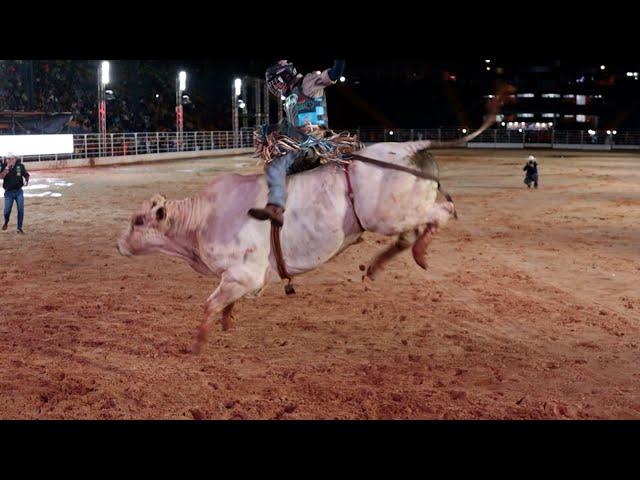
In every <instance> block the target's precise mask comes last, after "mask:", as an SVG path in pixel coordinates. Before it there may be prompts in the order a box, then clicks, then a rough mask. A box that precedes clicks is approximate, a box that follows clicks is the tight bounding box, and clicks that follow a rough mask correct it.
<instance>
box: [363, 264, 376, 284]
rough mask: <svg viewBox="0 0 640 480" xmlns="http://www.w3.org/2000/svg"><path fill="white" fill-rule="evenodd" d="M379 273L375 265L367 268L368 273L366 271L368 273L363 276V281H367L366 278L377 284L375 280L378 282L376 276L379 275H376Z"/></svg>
mask: <svg viewBox="0 0 640 480" xmlns="http://www.w3.org/2000/svg"><path fill="white" fill-rule="evenodd" d="M377 271H378V269H377V268H375V267H374V266H373V265H369V266H368V267H367V271H366V273H365V274H364V275H363V276H362V281H363V282H364V279H365V278H368V279H369V280H371V281H372V282H375V280H376V275H377V273H376V272H377Z"/></svg>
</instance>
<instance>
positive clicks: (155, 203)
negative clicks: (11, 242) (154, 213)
mask: <svg viewBox="0 0 640 480" xmlns="http://www.w3.org/2000/svg"><path fill="white" fill-rule="evenodd" d="M157 204H158V202H156V201H155V200H154V201H153V203H152V204H151V208H153V207H155V206H156V205H157Z"/></svg>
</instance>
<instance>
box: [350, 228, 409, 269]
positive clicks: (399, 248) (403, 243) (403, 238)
mask: <svg viewBox="0 0 640 480" xmlns="http://www.w3.org/2000/svg"><path fill="white" fill-rule="evenodd" d="M419 233H420V231H419V230H418V229H417V228H416V229H415V230H408V231H406V232H402V233H401V234H400V235H398V239H397V240H396V242H395V243H394V244H393V245H391V246H389V247H387V248H386V249H385V250H383V251H382V252H380V253H379V254H378V255H376V257H375V258H374V259H373V260H372V261H371V263H370V264H369V267H368V268H367V272H366V274H365V275H366V277H368V278H369V279H371V280H375V277H376V275H377V273H378V272H379V271H380V270H381V269H382V268H383V267H384V265H385V264H386V263H387V262H389V261H390V260H391V259H392V258H394V257H395V256H396V255H398V254H399V253H401V252H403V251H405V250H406V249H407V248H409V247H410V246H411V244H412V243H413V242H415V241H416V239H417V238H418V234H419ZM362 279H363V280H364V277H362Z"/></svg>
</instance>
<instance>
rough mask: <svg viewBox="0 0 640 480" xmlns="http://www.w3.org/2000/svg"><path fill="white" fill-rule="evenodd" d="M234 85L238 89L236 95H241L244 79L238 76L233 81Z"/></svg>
mask: <svg viewBox="0 0 640 480" xmlns="http://www.w3.org/2000/svg"><path fill="white" fill-rule="evenodd" d="M233 86H234V88H235V89H236V97H239V96H240V92H241V91H242V80H240V79H239V78H236V79H235V80H234V81H233Z"/></svg>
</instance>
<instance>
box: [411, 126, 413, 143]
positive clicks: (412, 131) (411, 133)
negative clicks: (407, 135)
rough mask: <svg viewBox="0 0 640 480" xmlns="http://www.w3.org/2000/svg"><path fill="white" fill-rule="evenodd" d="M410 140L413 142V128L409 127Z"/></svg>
mask: <svg viewBox="0 0 640 480" xmlns="http://www.w3.org/2000/svg"><path fill="white" fill-rule="evenodd" d="M411 141H412V142H413V128H412V129H411Z"/></svg>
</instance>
